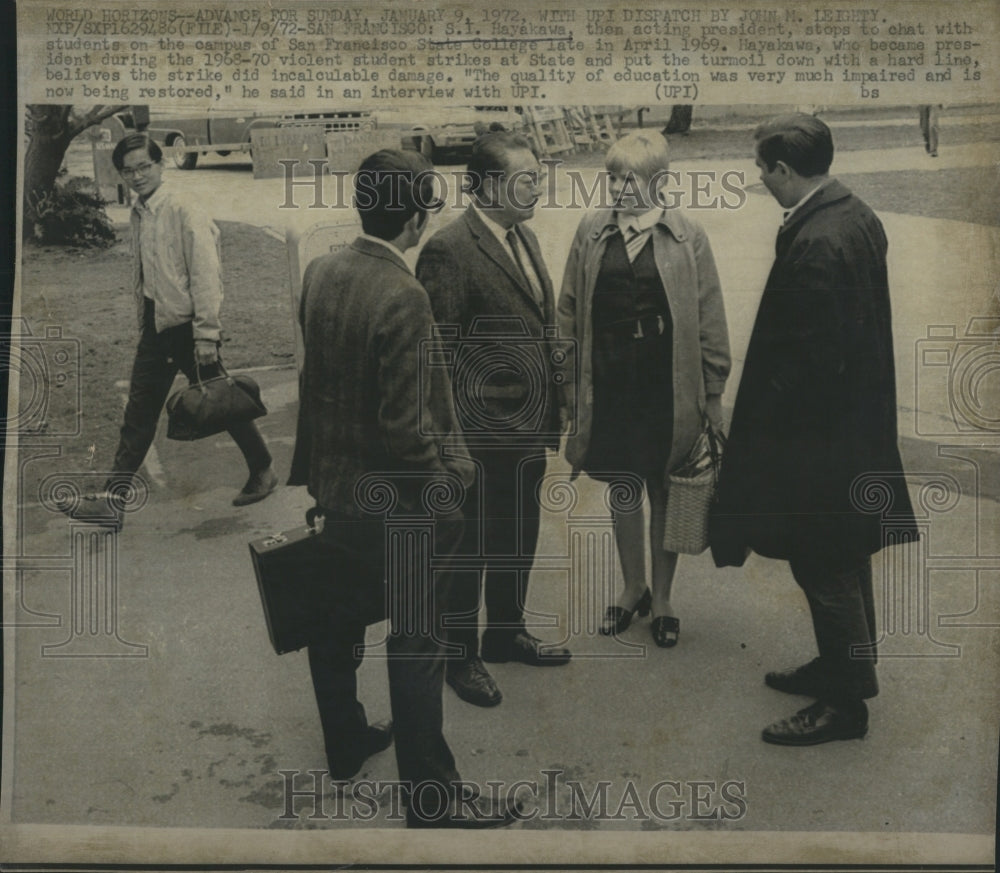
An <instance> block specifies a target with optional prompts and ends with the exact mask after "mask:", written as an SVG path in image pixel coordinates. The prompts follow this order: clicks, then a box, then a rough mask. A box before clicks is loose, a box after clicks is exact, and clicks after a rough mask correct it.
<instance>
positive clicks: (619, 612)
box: [600, 588, 653, 637]
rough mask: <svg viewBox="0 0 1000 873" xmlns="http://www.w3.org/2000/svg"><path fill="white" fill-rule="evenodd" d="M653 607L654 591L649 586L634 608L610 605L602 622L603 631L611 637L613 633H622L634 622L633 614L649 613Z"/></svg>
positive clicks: (644, 614)
mask: <svg viewBox="0 0 1000 873" xmlns="http://www.w3.org/2000/svg"><path fill="white" fill-rule="evenodd" d="M652 608H653V593H652V592H651V591H650V590H649V589H648V588H647V589H646V590H645V591H644V592H643V594H642V597H640V598H639V602H638V603H636V605H635V606H633V607H632V609H625V608H624V607H622V606H609V607H608V608H607V609H606V610H605V611H604V621H603V622H601V629H600V630H601V633H602V634H604V636H606V637H609V636H611V635H612V634H620V633H621V632H622V631H624V630H626V629H627V628H628V626H629V625H630V624H632V616H633V615H635V614H636V613H638V615H639V616H640V617H642V616H646V615H649V611H650V610H651V609H652Z"/></svg>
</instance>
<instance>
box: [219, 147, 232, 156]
mask: <svg viewBox="0 0 1000 873" xmlns="http://www.w3.org/2000/svg"><path fill="white" fill-rule="evenodd" d="M216 154H217V155H218V156H219V157H220V158H228V157H229V156H230V155H231V154H232V152H231V151H229V150H228V149H224V150H223V151H221V152H216Z"/></svg>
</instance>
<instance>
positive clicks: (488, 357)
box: [417, 131, 570, 706]
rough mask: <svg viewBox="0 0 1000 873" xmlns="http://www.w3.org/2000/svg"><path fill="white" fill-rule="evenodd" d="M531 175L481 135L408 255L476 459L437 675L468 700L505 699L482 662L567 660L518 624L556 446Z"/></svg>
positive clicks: (525, 149) (534, 167)
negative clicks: (442, 664)
mask: <svg viewBox="0 0 1000 873" xmlns="http://www.w3.org/2000/svg"><path fill="white" fill-rule="evenodd" d="M540 175H541V167H540V165H539V163H538V159H537V157H536V155H535V153H534V151H533V150H532V147H531V145H530V143H529V142H528V141H527V140H526V139H525V138H524V137H523V136H521V135H519V134H516V133H513V132H509V131H495V132H490V133H487V134H484V135H483V136H481V137H480V138H479V139H478V140H477V141H476V143H475V145H474V147H473V153H472V157H471V159H470V161H469V164H468V169H467V179H468V190H469V192H470V193H471V194H472V202H471V203H470V205H469V206H468V208H467V209H466V211H465V212H464V213H463V214H462V215H461V216H460V217H458V218H457V219H455V220H454V221H453V222H452V223H451V224H449V225H447V226H446V227H444V228H443V229H442V230H440V231H438V232H437V233H436V234H435V235H434V236H433V237H432V238H431V239H430V240H429V241H428V242H427V244H426V246H425V247H424V249H423V251H422V252H421V253H420V259H419V261H418V262H417V277H418V278H419V279H420V281H421V283H422V284H423V285H424V287H425V288H426V289H427V294H428V296H429V297H430V301H431V307H432V309H433V311H434V318H435V321H436V322H437V323H438V325H439V326H440V329H441V330H442V331H445V332H448V335H449V336H452V337H455V338H456V346H455V349H454V352H455V355H454V365H453V366H454V373H453V380H454V383H453V388H454V395H455V406H456V412H457V414H458V418H459V422H460V424H461V426H462V431H463V433H464V435H465V438H466V441H467V443H468V445H469V449H470V452H471V453H472V456H473V459H474V460H475V462H476V467H477V486H476V489H474V490H473V491H472V492H471V494H470V496H469V498H468V499H467V501H466V508H465V510H464V512H465V516H466V522H467V523H466V536H465V539H464V541H463V544H462V547H461V548H460V550H459V554H460V555H462V556H464V557H465V558H466V559H468V558H469V557H477V558H479V559H480V560H478V561H476V562H473V563H474V564H475V566H469V563H468V560H466V563H464V565H463V569H462V570H461V571H456V572H455V573H454V578H453V579H452V582H451V584H450V586H449V605H448V608H447V610H446V613H447V614H446V616H445V628H446V632H447V636H448V641H449V643H450V644H452V646H456V647H458V652H457V653H449V659H448V669H447V674H446V679H447V682H448V684H449V685H451V686H452V688H454V689H455V691H456V693H457V694H458V695H459V697H461V698H462V699H463V700H466V701H467V702H469V703H473V704H475V705H478V706H495V705H496V704H498V703H500V701H501V699H502V695H501V692H500V689H499V688H498V687H497V684H496V682H495V680H494V679H493V677H492V676H491V675H490V673H489V672H488V670H487V669H486V667H485V665H484V664H483V662H484V661H487V662H491V663H496V662H506V661H518V662H521V663H524V664H530V665H534V666H553V665H559V664H565V663H566V662H567V661H569V659H570V652H569V650H568V649H565V648H562V647H561V646H555V645H547V644H545V643H543V642H542V641H541V640H539V639H538V638H537V637H535V636H533V635H532V634H531V633H529V632H528V630H527V629H526V627H525V620H524V611H525V603H526V597H527V590H528V576H529V573H530V571H531V564H532V561H533V558H534V554H535V546H536V543H537V540H538V526H539V503H538V488H539V484H540V482H541V480H542V477H543V475H544V473H545V463H546V456H545V452H546V450H547V449H551V450H553V451H554V450H555V449H557V448H558V445H559V436H560V430H561V428H560V398H559V396H558V391H557V384H556V380H555V377H556V375H557V374H556V372H555V370H556V368H557V367H558V363H557V361H558V360H559V358H558V355H557V354H554V353H555V352H556V349H557V338H556V335H555V328H554V325H555V301H554V296H553V291H552V282H551V280H550V279H549V274H548V271H547V270H546V269H545V264H544V262H543V261H542V255H541V250H540V249H539V247H538V240H537V239H536V238H535V235H534V234H533V233H532V232H531V231H530V230H529V229H528V228H527V227H526V226H525V224H524V222H526V221H527V220H528V219H530V218H531V217H532V216H533V215H534V210H535V204H536V203H537V201H538V186H539V183H540ZM473 518H475V519H477V520H478V523H473V521H472V520H473ZM481 596H482V597H484V599H485V602H486V627H485V629H484V630H483V635H482V647H481V649H480V642H479V627H478V615H479V607H480V597H481Z"/></svg>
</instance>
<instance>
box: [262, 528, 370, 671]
mask: <svg viewBox="0 0 1000 873" xmlns="http://www.w3.org/2000/svg"><path fill="white" fill-rule="evenodd" d="M322 530H323V519H322V516H318V515H317V513H316V512H315V510H313V509H311V510H309V512H308V513H307V514H306V524H304V525H301V526H300V527H296V528H293V529H292V530H288V531H283V532H282V533H278V534H272V535H271V536H267V537H262V538H261V539H258V540H254V541H253V542H251V543H250V544H249V546H250V559H251V560H252V561H253V568H254V573H255V574H256V576H257V587H258V589H259V590H260V599H261V603H262V605H263V607H264V619H265V621H266V622H267V633H268V636H269V637H270V639H271V645H272V646H273V647H274V651H275V652H277V653H278V654H279V655H283V654H285V653H286V652H294V651H297V650H298V649H301V648H304V647H306V646H308V645H310V644H311V643H314V642H316V641H317V640H318V639H319V638H321V637H322V635H324V634H328V633H331V631H332V628H333V627H334V625H335V622H336V619H337V617H341V618H344V619H346V620H352V621H360V622H362V623H363V624H374V623H375V622H377V621H381V620H382V619H383V618H384V617H385V599H384V597H385V596H384V582H383V581H382V580H381V579H379V580H374V581H373V580H371V579H367V584H366V577H371V576H372V575H373V574H374V573H377V572H378V570H377V569H376V568H375V567H374V566H373V565H372V564H371V562H370V561H366V560H365V556H364V555H363V554H362V553H360V552H358V550H355V549H352V548H351V547H350V546H349V545H348V544H345V543H340V544H338V543H336V542H332V541H331V540H330V538H328V537H324V536H323V535H322Z"/></svg>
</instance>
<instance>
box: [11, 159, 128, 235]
mask: <svg viewBox="0 0 1000 873" xmlns="http://www.w3.org/2000/svg"><path fill="white" fill-rule="evenodd" d="M104 205H105V200H104V199H103V198H102V197H101V195H100V192H99V191H98V190H97V186H96V185H95V184H94V181H93V180H92V179H87V178H85V177H83V176H68V177H67V178H66V179H65V180H63V181H57V182H56V184H55V185H54V186H53V188H52V190H51V191H49V192H47V193H45V194H42V195H41V196H39V197H36V198H34V203H33V207H34V208H33V209H32V210H31V211H32V213H33V215H32V216H31V219H30V220H31V222H32V234H31V235H32V237H33V238H34V239H35V241H36V242H39V243H41V244H43V245H72V246H83V247H85V248H106V247H107V246H110V245H112V244H113V243H114V242H115V240H116V239H117V236H116V234H115V229H114V225H112V223H111V219H110V218H108V213H107V212H106V211H105V209H104Z"/></svg>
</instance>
